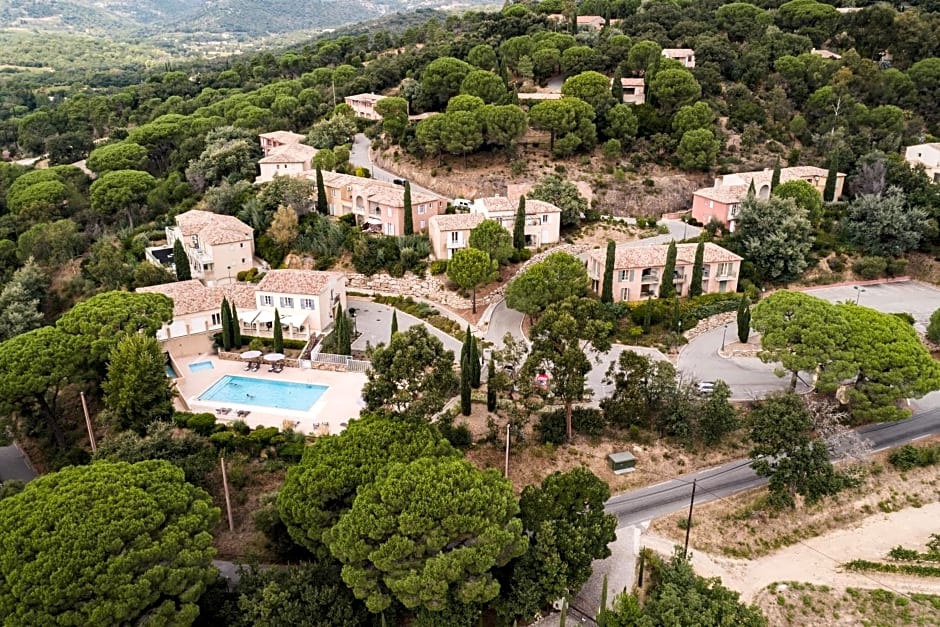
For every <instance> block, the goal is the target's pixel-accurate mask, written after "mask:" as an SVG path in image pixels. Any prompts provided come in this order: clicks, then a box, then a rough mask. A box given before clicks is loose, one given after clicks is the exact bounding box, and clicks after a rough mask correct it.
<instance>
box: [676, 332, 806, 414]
mask: <svg viewBox="0 0 940 627" xmlns="http://www.w3.org/2000/svg"><path fill="white" fill-rule="evenodd" d="M737 339H738V325H737V324H735V323H734V322H732V323H730V324H729V325H728V329H727V331H726V330H725V329H724V328H720V327H719V328H717V329H713V330H711V331H708V332H706V333H703V334H702V335H699V336H698V337H696V338H695V339H694V340H692V341H691V342H689V343H688V344H686V345H685V346H684V347H683V349H682V352H681V353H679V361H678V369H679V372H680V373H682V375H683V376H684V377H689V378H693V379H695V380H696V381H717V380H719V379H720V380H722V381H724V382H725V383H727V384H728V386H729V387H730V388H731V398H732V399H734V400H742V401H745V400H753V399H756V398H763V397H764V396H767V394H769V393H771V392H776V391H779V390H782V389H784V388H785V387H786V385H787V382H788V379H787V378H781V377H778V376H777V375H776V374H775V373H774V370H775V369H776V364H765V363H764V362H762V361H761V360H760V359H758V358H757V357H734V358H727V359H726V358H724V357H721V356H720V355H719V354H718V351H719V350H721V345H722V341H725V342H726V343H727V344H730V343H731V342H736V341H737ZM806 389H807V388H806V386H805V385H803V384H802V383H801V384H800V385H799V386H798V388H797V391H805V390H806Z"/></svg>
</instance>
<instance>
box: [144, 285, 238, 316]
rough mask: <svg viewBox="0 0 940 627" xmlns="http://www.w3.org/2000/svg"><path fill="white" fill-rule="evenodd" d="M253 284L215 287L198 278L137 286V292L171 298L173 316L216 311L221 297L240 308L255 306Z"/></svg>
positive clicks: (220, 302) (220, 303) (219, 305)
mask: <svg viewBox="0 0 940 627" xmlns="http://www.w3.org/2000/svg"><path fill="white" fill-rule="evenodd" d="M255 289H256V287H255V286H254V285H250V284H242V283H236V284H233V285H224V286H216V287H206V286H205V285H203V284H202V282H201V281H199V280H198V279H191V280H189V281H177V282H176V283H164V284H163V285H151V286H149V287H141V288H138V289H137V291H138V292H144V293H147V294H163V295H164V296H167V297H169V298H170V299H172V300H173V316H174V317H176V316H186V315H189V314H194V313H200V312H205V311H216V310H218V309H219V307H221V306H222V299H223V298H227V299H228V300H229V302H232V303H235V306H236V307H237V308H239V309H242V310H248V309H253V308H254V307H255Z"/></svg>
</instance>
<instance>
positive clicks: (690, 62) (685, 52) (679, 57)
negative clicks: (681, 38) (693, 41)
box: [663, 48, 695, 70]
mask: <svg viewBox="0 0 940 627" xmlns="http://www.w3.org/2000/svg"><path fill="white" fill-rule="evenodd" d="M663 56H664V57H666V58H667V59H675V60H676V61H678V62H679V63H681V64H682V67H685V68H688V69H690V70H691V69H692V68H694V67H695V50H692V49H691V48H663Z"/></svg>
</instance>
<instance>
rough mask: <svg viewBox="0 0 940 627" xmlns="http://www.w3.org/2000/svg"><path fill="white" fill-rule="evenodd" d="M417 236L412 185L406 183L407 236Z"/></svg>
mask: <svg viewBox="0 0 940 627" xmlns="http://www.w3.org/2000/svg"><path fill="white" fill-rule="evenodd" d="M414 234H415V219H414V216H413V215H412V214H411V183H409V182H408V181H405V235H414Z"/></svg>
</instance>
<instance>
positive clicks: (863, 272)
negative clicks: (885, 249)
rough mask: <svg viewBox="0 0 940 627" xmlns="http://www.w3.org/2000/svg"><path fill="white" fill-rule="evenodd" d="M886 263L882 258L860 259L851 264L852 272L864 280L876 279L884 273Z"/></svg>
mask: <svg viewBox="0 0 940 627" xmlns="http://www.w3.org/2000/svg"><path fill="white" fill-rule="evenodd" d="M887 267H888V262H887V260H886V259H885V258H884V257H862V258H861V259H856V260H855V261H854V262H852V272H854V273H855V274H857V275H858V276H860V277H862V278H863V279H866V280H871V279H877V278H878V277H880V276H881V275H883V274H884V273H885V270H886V269H887Z"/></svg>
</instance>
